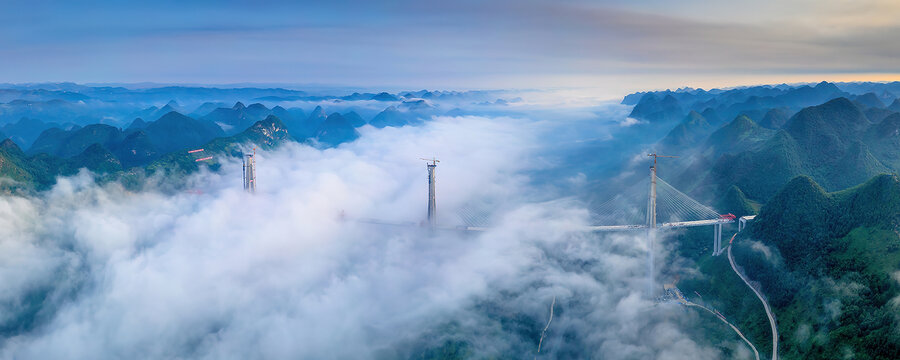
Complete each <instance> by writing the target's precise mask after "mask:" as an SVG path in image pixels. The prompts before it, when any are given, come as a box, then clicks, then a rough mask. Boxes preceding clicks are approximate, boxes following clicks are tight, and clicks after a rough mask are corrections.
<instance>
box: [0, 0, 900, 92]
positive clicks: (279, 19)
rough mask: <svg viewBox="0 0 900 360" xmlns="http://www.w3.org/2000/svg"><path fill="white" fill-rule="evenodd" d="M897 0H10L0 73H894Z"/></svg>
mask: <svg viewBox="0 0 900 360" xmlns="http://www.w3.org/2000/svg"><path fill="white" fill-rule="evenodd" d="M898 27H900V3H897V2H894V1H890V0H861V1H846V0H820V1H813V0H799V1H791V2H786V1H777V0H764V1H722V2H714V3H712V4H710V3H709V2H708V1H699V0H686V1H677V2H667V1H661V0H646V1H627V2H626V1H579V0H575V1H545V0H524V1H512V0H499V1H470V0H462V1H450V2H448V1H431V0H425V1H385V2H372V1H329V2H327V4H326V3H321V2H304V1H277V0H268V1H205V0H204V1H172V0H162V1H146V2H122V1H109V0H101V1H66V2H63V1H46V0H36V1H27V2H25V1H16V2H13V3H11V4H6V5H5V11H3V12H2V13H0V65H2V66H0V79H2V80H0V81H2V82H13V83H22V82H46V81H74V82H80V83H139V82H156V83H186V84H187V83H202V84H231V83H268V84H325V85H336V86H360V87H382V88H386V89H387V88H397V89H400V88H404V89H408V88H443V89H450V88H456V89H485V88H488V89H496V88H593V89H597V91H598V92H600V93H602V94H604V95H609V96H613V95H621V94H622V93H626V92H630V91H636V90H642V89H663V88H675V87H681V86H692V87H707V88H708V87H713V86H734V85H740V84H759V83H782V82H789V83H790V82H805V81H809V82H815V81H821V80H830V81H850V80H900V63H897V62H896V61H895V59H896V58H897V57H898V55H900V39H898V38H897V37H896V36H895V35H896V34H897V33H898V30H900V29H898Z"/></svg>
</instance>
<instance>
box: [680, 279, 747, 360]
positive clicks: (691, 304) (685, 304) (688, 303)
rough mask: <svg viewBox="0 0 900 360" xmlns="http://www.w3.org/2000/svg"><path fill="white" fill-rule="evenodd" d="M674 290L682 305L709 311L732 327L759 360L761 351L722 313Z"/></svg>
mask: <svg viewBox="0 0 900 360" xmlns="http://www.w3.org/2000/svg"><path fill="white" fill-rule="evenodd" d="M667 286H668V285H667ZM672 289H673V290H674V291H672V292H671V293H672V294H675V299H676V301H678V302H679V303H681V304H682V305H684V306H693V307H698V308H701V309H703V310H706V311H708V312H709V313H710V314H713V315H715V317H717V318H719V320H722V322H723V323H725V324H726V325H728V326H730V327H731V328H732V329H733V330H734V332H735V333H737V334H738V336H740V337H741V339H744V342H746V343H747V345H750V349H751V350H753V354H754V355H756V360H759V351H756V346H753V343H751V342H750V340H747V337H746V336H744V333H742V332H741V330H740V329H738V328H737V326H734V324H732V323H730V322H728V320H726V319H725V316H723V315H722V314H721V313H719V312H718V311H713V310H712V309H710V308H708V307H706V306H703V305H700V304H697V303H695V302H691V301H690V300H688V299H687V298H685V297H684V295H683V294H682V293H681V290H678V288H677V287H675V285H672ZM666 291H667V292H668V290H666Z"/></svg>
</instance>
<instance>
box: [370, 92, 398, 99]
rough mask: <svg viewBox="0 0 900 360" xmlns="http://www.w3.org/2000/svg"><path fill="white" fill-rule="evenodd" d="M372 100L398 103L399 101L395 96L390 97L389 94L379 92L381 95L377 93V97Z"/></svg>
mask: <svg viewBox="0 0 900 360" xmlns="http://www.w3.org/2000/svg"><path fill="white" fill-rule="evenodd" d="M372 100H376V101H398V100H400V99H398V98H397V97H396V96H394V95H391V94H389V93H387V92H381V93H378V95H375V96H373V97H372Z"/></svg>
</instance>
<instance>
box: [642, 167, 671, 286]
mask: <svg viewBox="0 0 900 360" xmlns="http://www.w3.org/2000/svg"><path fill="white" fill-rule="evenodd" d="M647 156H650V157H653V165H650V199H649V201H648V203H647V254H648V275H647V276H648V279H649V282H650V284H649V285H650V296H651V297H652V296H653V294H654V290H653V289H654V280H653V277H654V273H653V243H654V242H656V227H657V222H656V159H657V158H661V157H668V158H674V157H677V156H668V155H659V154H656V153H652V154H647Z"/></svg>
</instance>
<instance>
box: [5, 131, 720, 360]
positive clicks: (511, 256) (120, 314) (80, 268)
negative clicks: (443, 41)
mask: <svg viewBox="0 0 900 360" xmlns="http://www.w3.org/2000/svg"><path fill="white" fill-rule="evenodd" d="M546 129H547V128H546V127H545V124H543V123H541V122H533V121H530V120H523V119H517V118H503V119H492V118H484V117H474V116H472V117H454V118H450V117H438V118H435V119H433V120H432V121H431V122H429V123H428V124H426V125H424V126H421V127H404V128H385V129H374V128H371V127H366V128H363V129H362V133H363V136H362V138H360V139H359V140H358V141H356V142H353V143H350V144H345V145H343V146H341V147H339V148H336V149H328V150H317V149H313V148H310V147H307V146H302V145H298V144H291V145H288V146H285V147H283V148H281V149H279V150H276V151H272V152H260V153H258V159H257V166H258V171H257V175H258V180H259V183H258V184H259V188H258V193H257V194H256V195H255V196H251V195H248V194H246V193H244V192H243V191H242V190H241V189H240V181H241V180H240V178H241V177H240V173H239V171H240V163H238V162H236V161H226V162H225V163H224V165H223V168H222V171H221V173H210V172H201V173H198V174H196V175H194V176H193V177H192V178H191V179H190V181H189V183H190V184H191V186H192V187H194V188H196V189H198V190H202V194H199V195H198V194H195V193H191V192H179V193H171V192H167V191H164V190H152V189H150V190H147V191H144V192H140V193H133V192H129V191H127V190H125V189H123V188H122V187H121V186H119V185H117V184H106V185H102V186H99V185H96V184H95V183H94V182H93V181H92V179H91V175H90V174H88V173H81V174H79V175H77V176H74V177H71V178H66V179H61V180H60V182H59V183H58V184H57V185H56V186H55V187H54V188H53V189H52V190H50V191H48V192H45V193H43V194H41V195H39V196H37V197H34V198H21V197H14V196H4V197H2V198H0V225H2V226H0V239H2V240H0V277H2V278H3V279H4V281H3V282H0V310H2V311H0V314H8V315H4V316H2V317H0V326H3V327H6V328H9V327H10V326H13V325H15V324H18V325H20V326H21V328H19V329H17V330H15V331H12V332H11V334H13V335H10V336H7V337H5V338H2V339H0V357H2V358H73V359H79V358H84V359H86V358H91V359H100V358H121V357H130V356H134V354H140V356H141V357H145V358H183V357H184V358H211V359H213V358H214V359H223V358H241V359H246V358H298V357H300V358H377V357H388V358H392V357H408V356H409V355H410V354H413V353H415V352H416V351H419V350H417V349H421V347H422V346H432V345H441V341H443V339H461V340H463V341H465V342H467V343H469V344H470V348H469V349H470V350H472V351H474V352H476V353H478V354H483V355H485V356H490V355H499V354H504V355H509V356H512V357H523V356H533V355H534V347H535V346H532V345H534V344H532V343H533V342H536V341H537V339H536V338H534V339H532V338H531V337H530V336H529V334H531V331H532V330H533V329H531V327H534V328H535V329H537V330H538V331H539V330H540V328H542V327H543V325H544V324H545V321H546V316H547V311H548V308H547V307H548V306H549V304H550V302H551V299H552V298H553V297H554V296H555V297H557V306H558V308H557V310H558V311H557V313H556V316H557V317H555V318H554V321H553V324H552V325H551V327H550V329H549V330H548V337H547V339H546V340H545V344H544V350H543V351H545V352H546V353H547V354H548V356H550V357H554V356H563V355H564V354H572V353H578V354H584V355H585V356H587V354H593V355H594V356H601V355H602V356H603V357H605V358H634V357H646V358H666V357H668V358H685V357H688V356H690V357H692V358H696V359H713V358H718V357H719V356H720V355H721V354H720V353H719V352H718V350H716V349H714V348H710V347H708V346H707V345H705V344H704V343H703V342H702V341H701V339H691V338H690V337H688V336H687V335H685V333H684V332H683V330H682V329H685V328H688V327H689V326H690V323H691V321H693V317H692V316H691V315H686V313H685V312H682V311H680V310H675V309H674V308H672V307H656V306H654V304H653V303H652V301H649V300H647V299H645V298H644V296H643V295H642V293H643V291H644V289H646V273H645V270H646V257H645V253H644V251H645V247H644V244H643V241H641V240H642V238H640V237H638V238H634V237H633V236H632V235H628V234H624V235H623V234H618V235H612V236H608V237H600V236H599V235H596V234H584V233H579V232H572V231H571V229H572V228H573V227H575V226H579V225H583V224H584V223H585V221H586V219H587V217H588V214H587V212H586V211H585V210H584V209H581V208H578V207H577V206H574V205H573V204H574V203H573V202H570V201H549V202H536V203H533V202H531V201H530V200H529V199H532V198H540V197H541V196H540V194H536V193H535V192H539V191H540V187H532V186H531V184H530V183H529V179H528V177H527V176H526V175H524V174H526V173H527V171H528V170H530V169H531V166H532V165H533V164H532V163H531V162H529V161H528V160H529V158H530V157H532V156H534V153H533V152H534V151H538V149H541V148H542V147H540V146H535V144H536V143H538V142H539V141H540V140H539V139H540V135H543V134H542V131H544V130H546ZM431 155H436V156H437V157H438V158H439V159H441V160H442V162H441V163H440V164H439V166H438V168H437V171H438V183H437V191H438V211H439V213H438V215H439V217H440V219H441V221H442V222H443V223H445V224H451V225H452V224H455V223H458V220H456V219H454V218H453V216H452V214H453V213H454V212H455V210H456V209H458V208H460V207H464V206H468V205H469V204H473V203H475V204H478V203H482V202H484V203H490V204H492V205H496V206H495V207H494V208H495V210H496V211H495V214H494V215H495V219H496V221H495V225H494V226H493V227H492V229H491V230H490V231H487V232H484V233H478V234H461V233H456V232H450V231H438V232H435V233H430V232H428V231H426V230H424V229H418V228H402V227H401V228H392V227H381V226H375V225H366V224H358V223H354V222H350V221H343V222H342V221H341V220H339V217H338V214H339V213H340V212H341V211H342V210H343V211H345V212H346V213H347V214H348V215H350V216H353V217H355V216H359V217H372V218H380V219H385V220H390V221H419V220H422V219H423V217H424V212H425V200H426V194H427V189H426V182H425V167H424V163H423V162H421V161H419V160H417V158H418V157H421V156H431ZM660 255H662V254H660ZM657 258H660V259H662V258H664V256H658V257H657ZM29 307H31V308H37V309H40V311H39V312H38V313H37V314H34V313H29V312H28V311H27V309H28V308H29ZM504 317H505V318H507V319H514V320H515V321H513V320H510V321H513V323H511V325H509V326H511V327H512V328H509V329H507V328H504V327H502V326H500V325H499V322H500V321H501V320H500V319H499V318H504ZM32 320H33V322H32ZM516 326H521V327H522V328H516ZM454 329H455V330H454ZM423 334H435V336H434V337H432V338H429V337H427V336H425V335H423ZM573 336H574V339H573V338H572V337H573ZM648 339H650V341H648Z"/></svg>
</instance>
